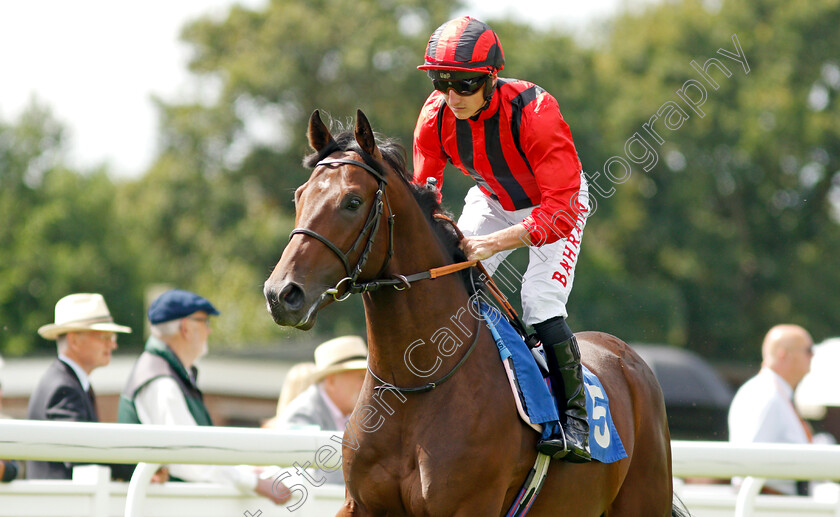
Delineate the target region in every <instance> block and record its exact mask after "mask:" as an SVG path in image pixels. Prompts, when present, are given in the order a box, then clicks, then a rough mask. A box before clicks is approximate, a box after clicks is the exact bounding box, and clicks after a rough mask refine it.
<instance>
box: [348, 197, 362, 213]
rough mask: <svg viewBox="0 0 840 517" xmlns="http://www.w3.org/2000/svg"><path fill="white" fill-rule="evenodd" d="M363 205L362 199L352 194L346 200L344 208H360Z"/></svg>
mask: <svg viewBox="0 0 840 517" xmlns="http://www.w3.org/2000/svg"><path fill="white" fill-rule="evenodd" d="M360 206H362V200H361V198H359V197H356V196H350V197H348V198H347V199H346V200H345V201H344V208H346V209H347V210H358V209H359V207H360Z"/></svg>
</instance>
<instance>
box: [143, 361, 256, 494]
mask: <svg viewBox="0 0 840 517" xmlns="http://www.w3.org/2000/svg"><path fill="white" fill-rule="evenodd" d="M134 405H135V407H136V408H137V417H138V418H139V419H140V422H142V423H144V424H153V425H193V426H194V425H198V424H196V422H195V419H194V418H193V416H192V414H191V413H190V410H189V408H188V407H187V402H186V400H184V394H183V393H181V389H180V388H179V387H178V383H177V382H175V379H172V378H171V377H158V378H157V379H154V380H153V381H151V382H150V383H148V384H147V385H146V386H144V387H143V388H142V389H141V390H140V392H139V393H138V394H137V397H136V398H135V399H134ZM169 472H170V474H172V475H173V476H175V477H179V478H181V479H183V480H184V481H192V482H203V483H219V484H226V485H234V486H236V487H237V488H239V489H240V490H242V491H253V490H254V489H255V488H256V487H257V474H256V473H255V472H254V470H253V467H250V466H246V465H240V466H232V465H169Z"/></svg>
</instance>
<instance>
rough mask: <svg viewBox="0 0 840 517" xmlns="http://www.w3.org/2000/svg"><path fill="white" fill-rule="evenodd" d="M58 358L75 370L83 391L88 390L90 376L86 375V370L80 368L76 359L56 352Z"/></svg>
mask: <svg viewBox="0 0 840 517" xmlns="http://www.w3.org/2000/svg"><path fill="white" fill-rule="evenodd" d="M58 358H59V359H61V360H62V361H64V363H65V364H66V365H67V366H69V367H70V368H72V369H73V372H75V374H76V377H78V378H79V382H80V383H82V389H84V390H85V391H90V377H89V376H88V374H87V372H86V371H84V370H82V367H81V366H79V365H78V364H77V363H76V361H74V360H72V359H70V358H69V357H67V356H66V355H64V354H58Z"/></svg>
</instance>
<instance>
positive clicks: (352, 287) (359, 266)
mask: <svg viewBox="0 0 840 517" xmlns="http://www.w3.org/2000/svg"><path fill="white" fill-rule="evenodd" d="M363 158H364V156H363ZM366 161H367V160H366ZM371 161H373V160H372V159H371ZM339 163H345V164H349V165H355V166H356V167H361V168H362V169H364V170H366V171H367V172H369V173H371V174H372V175H373V177H374V178H376V180H377V181H378V182H379V186H378V188H377V190H376V195H375V196H374V198H373V206H371V207H370V211H369V212H368V216H367V220H366V221H365V224H364V226H363V227H362V230H361V231H360V232H359V235H358V237H356V240H355V241H353V245H352V246H350V249H349V250H347V251H346V252H343V251H341V249H339V247H338V246H336V245H335V244H333V243H332V242H330V240H329V239H327V238H326V237H324V236H323V235H321V234H319V233H318V232H316V231H314V230H310V229H309V228H295V229H294V230H292V233H290V234H289V239H290V240H291V238H292V237H294V236H295V235H297V234H302V235H308V236H309V237H312V238H314V239H317V240H319V241H321V242H322V243H323V244H324V245H325V246H326V247H327V248H329V249H330V250H331V251H332V252H333V253H335V255H336V256H337V257H338V258H339V260H341V263H342V264H343V265H344V271H345V272H346V274H347V276H345V277H344V278H342V279H341V280H339V281H338V283H337V284H335V287H332V288H330V289H327V290H326V291H325V293H324V294H327V295H332V296H333V298H335V300H336V301H339V302H341V301H344V300H346V299H347V298H348V297H349V296H350V295H351V294H356V293H363V292H367V291H371V290H374V289H378V288H379V287H381V286H382V285H385V284H384V283H382V282H381V281H380V282H377V281H373V282H365V283H361V284H360V283H357V282H356V281H357V280H358V279H359V276H360V275H361V274H362V270H363V269H364V268H365V265H366V264H367V261H368V257H369V256H370V252H371V250H372V249H373V242H374V239H375V238H376V232H377V231H378V230H379V225H380V223H381V221H382V215H383V213H384V210H385V207H386V206H387V207H388V214H389V215H388V251H387V255H386V257H385V261H384V262H383V264H382V268H381V269H380V270H379V273H377V274H376V277H379V276H380V275H382V273H384V271H385V268H386V267H388V263H389V262H390V261H391V257H392V256H393V255H394V215H395V214H394V212H393V210H391V205H390V203H388V195H387V194H386V192H385V186H386V185H387V184H388V180H387V179H385V174H384V173H383V172H382V171H379V170H376V169H374V168H373V167H371V166H370V165H368V164H367V163H364V162H360V161H358V160H351V159H350V158H326V159H324V160H321V161H319V162H318V163H316V164H315V167H319V166H321V165H332V164H339ZM365 235H367V241H366V242H365V243H364V248H363V249H362V253H361V255H359V260H358V262H357V263H356V266H355V267H353V268H351V267H350V254H351V253H353V252H354V251H355V250H356V249H357V248H358V247H359V245H360V244H361V243H362V239H363V238H364V237H365ZM397 283H401V281H399V282H397ZM343 284H346V285H344V286H343V287H344V288H345V289H346V290H345V292H344V294H343V295H339V291H340V290H341V288H342V285H343Z"/></svg>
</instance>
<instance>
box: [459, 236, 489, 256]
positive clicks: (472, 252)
mask: <svg viewBox="0 0 840 517" xmlns="http://www.w3.org/2000/svg"><path fill="white" fill-rule="evenodd" d="M488 237H489V236H488V235H476V236H473V237H464V239H463V240H462V241H461V244H460V247H461V250H463V252H464V254H465V255H466V256H467V260H485V259H488V258H490V257H492V256H493V255H495V254H496V253H497V251H496V250H495V249H494V248H493V246H492V242H491V241H490V240H489V239H488Z"/></svg>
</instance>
